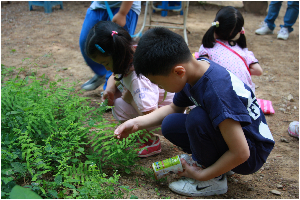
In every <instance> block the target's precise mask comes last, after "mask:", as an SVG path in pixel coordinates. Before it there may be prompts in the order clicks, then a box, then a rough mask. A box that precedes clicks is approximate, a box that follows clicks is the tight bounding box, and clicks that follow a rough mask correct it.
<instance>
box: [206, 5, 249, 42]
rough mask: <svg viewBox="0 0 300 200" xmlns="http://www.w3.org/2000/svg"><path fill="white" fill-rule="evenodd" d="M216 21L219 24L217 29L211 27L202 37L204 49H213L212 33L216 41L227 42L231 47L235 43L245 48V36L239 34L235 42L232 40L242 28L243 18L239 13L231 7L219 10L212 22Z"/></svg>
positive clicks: (213, 39)
mask: <svg viewBox="0 0 300 200" xmlns="http://www.w3.org/2000/svg"><path fill="white" fill-rule="evenodd" d="M216 21H218V22H219V27H217V26H211V27H210V28H209V29H208V30H207V32H206V33H205V35H204V36H203V39H202V44H203V46H204V47H206V48H212V47H214V42H215V37H214V33H216V34H217V35H218V39H220V40H226V41H228V43H229V44H230V45H231V46H234V45H235V44H236V43H237V44H238V45H239V46H240V47H241V48H246V47H247V43H246V37H245V34H240V37H239V38H238V39H237V40H235V41H234V40H233V38H234V37H235V36H236V35H237V34H238V33H239V32H240V31H241V30H242V27H243V26H244V18H243V16H242V14H241V13H240V11H238V10H237V9H236V8H234V7H232V6H226V7H224V8H221V9H220V10H219V11H218V12H217V15H216V18H215V20H214V22H216Z"/></svg>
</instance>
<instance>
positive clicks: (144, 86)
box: [130, 76, 159, 112]
mask: <svg viewBox="0 0 300 200" xmlns="http://www.w3.org/2000/svg"><path fill="white" fill-rule="evenodd" d="M130 92H131V94H132V97H133V99H134V102H135V103H136V105H137V106H138V109H139V110H140V111H141V112H147V111H149V110H153V109H155V108H157V106H158V100H159V88H158V86H157V85H155V84H153V83H151V81H150V80H149V79H147V78H146V77H144V76H141V77H140V78H134V79H133V80H132V82H131V90H130Z"/></svg>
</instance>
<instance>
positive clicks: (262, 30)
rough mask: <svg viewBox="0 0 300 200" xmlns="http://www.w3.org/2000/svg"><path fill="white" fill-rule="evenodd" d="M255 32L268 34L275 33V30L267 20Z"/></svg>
mask: <svg viewBox="0 0 300 200" xmlns="http://www.w3.org/2000/svg"><path fill="white" fill-rule="evenodd" d="M255 33H256V34H257V35H266V34H273V31H272V30H271V29H269V27H268V24H267V23H266V22H264V21H263V22H262V23H261V25H260V28H259V29H256V31H255Z"/></svg>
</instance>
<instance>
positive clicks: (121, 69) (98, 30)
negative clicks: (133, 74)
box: [85, 21, 133, 80]
mask: <svg viewBox="0 0 300 200" xmlns="http://www.w3.org/2000/svg"><path fill="white" fill-rule="evenodd" d="M112 31H116V32H117V34H113V35H112V33H113V32H112ZM132 43H133V41H132V38H131V36H130V34H129V33H128V32H127V31H126V30H125V29H124V28H123V27H121V26H119V25H118V24H116V23H114V22H111V21H100V22H98V23H97V24H95V26H94V27H93V28H92V29H91V30H90V31H89V34H88V36H87V38H86V42H85V52H86V55H87V56H88V57H90V58H96V57H97V56H98V55H99V56H112V60H113V70H112V71H113V72H114V73H115V74H121V77H119V78H116V77H115V79H116V80H121V79H122V78H123V76H124V75H125V74H126V73H127V72H128V71H129V69H130V67H131V65H132V60H133V50H132V47H131V45H132ZM96 44H97V45H99V46H100V47H101V48H102V49H103V50H104V51H105V52H104V53H102V52H101V51H100V50H98V49H97V48H96V46H95V45H96Z"/></svg>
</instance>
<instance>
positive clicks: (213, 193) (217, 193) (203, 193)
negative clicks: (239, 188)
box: [170, 187, 228, 197]
mask: <svg viewBox="0 0 300 200" xmlns="http://www.w3.org/2000/svg"><path fill="white" fill-rule="evenodd" d="M170 190H172V191H173V192H175V193H178V194H182V195H185V196H189V197H200V196H212V195H220V194H225V193H226V192H227V190H228V187H227V188H224V189H221V190H214V191H207V192H200V193H192V192H191V193H185V192H182V191H176V190H174V189H172V188H170Z"/></svg>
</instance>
